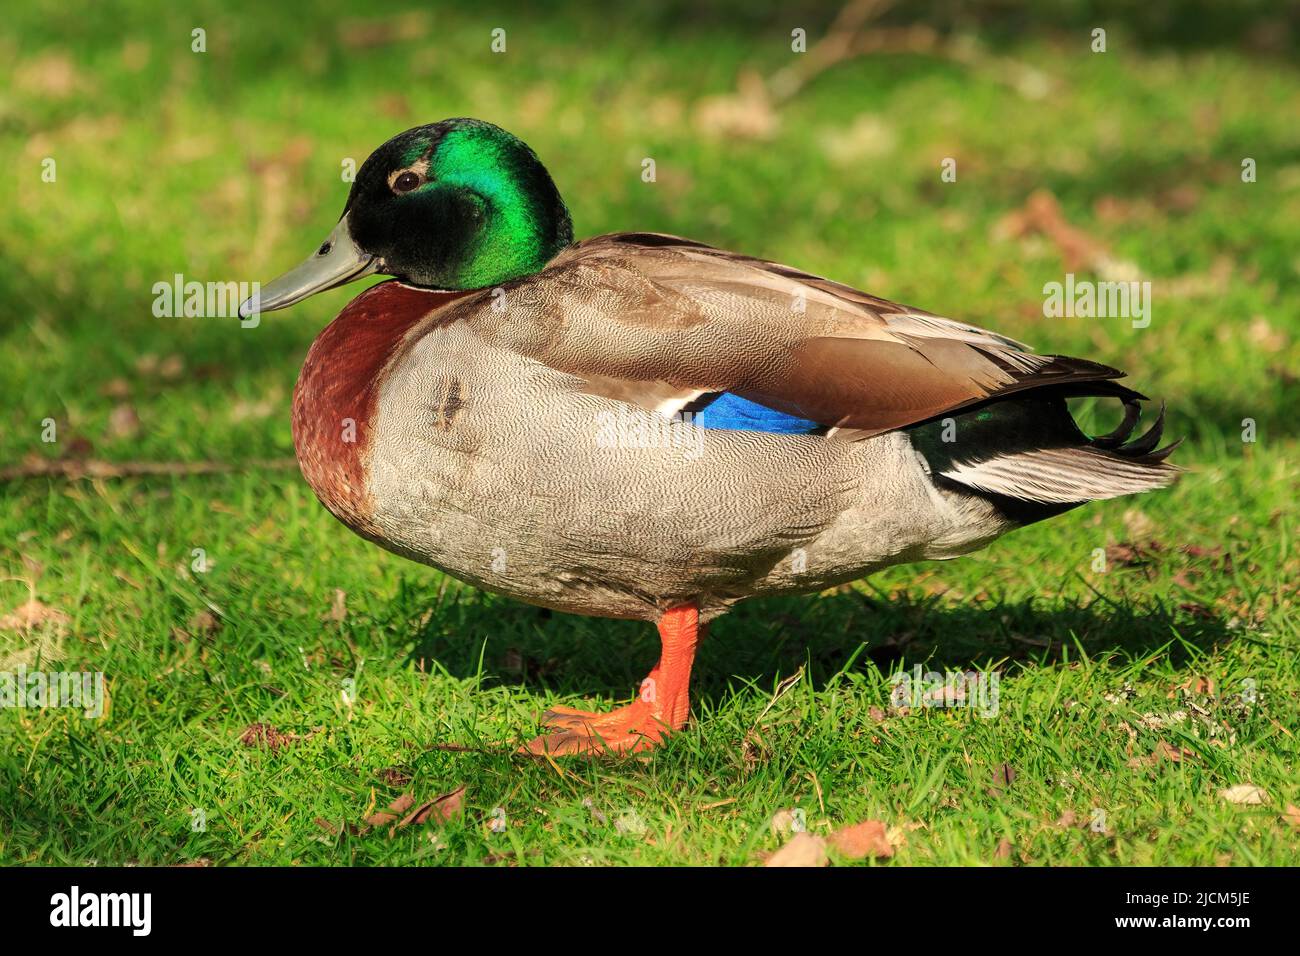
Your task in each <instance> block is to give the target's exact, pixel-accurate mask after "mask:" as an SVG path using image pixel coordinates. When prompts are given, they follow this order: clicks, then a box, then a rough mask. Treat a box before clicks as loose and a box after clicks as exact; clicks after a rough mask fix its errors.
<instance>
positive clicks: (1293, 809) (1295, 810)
mask: <svg viewBox="0 0 1300 956" xmlns="http://www.w3.org/2000/svg"><path fill="white" fill-rule="evenodd" d="M1282 819H1283V820H1285V821H1286V822H1287V823H1289V824H1290V825H1291V827H1292V829H1295V830H1300V807H1297V806H1296V805H1295V804H1294V803H1288V804H1287V805H1286V810H1284V811H1283V813H1282Z"/></svg>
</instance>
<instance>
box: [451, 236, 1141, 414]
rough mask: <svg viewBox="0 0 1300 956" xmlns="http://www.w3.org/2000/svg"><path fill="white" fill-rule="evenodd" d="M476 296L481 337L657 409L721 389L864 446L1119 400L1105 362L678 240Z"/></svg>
mask: <svg viewBox="0 0 1300 956" xmlns="http://www.w3.org/2000/svg"><path fill="white" fill-rule="evenodd" d="M482 295H483V294H480V295H479V296H478V297H470V298H468V299H467V300H466V301H465V302H464V303H458V304H457V306H456V307H457V308H459V309H463V310H467V311H466V314H465V317H466V318H467V319H468V320H469V321H472V322H474V324H475V325H476V327H477V328H478V330H479V332H480V334H482V335H484V336H485V337H487V338H490V339H491V340H493V341H496V342H498V343H502V344H506V345H508V346H509V347H512V348H515V349H516V350H518V351H520V352H522V353H524V354H528V355H531V356H533V357H535V358H537V359H538V360H539V361H542V362H545V363H546V364H547V365H549V366H551V367H553V368H556V369H559V370H562V371H565V372H568V373H570V374H572V375H574V376H576V377H577V378H578V379H579V380H580V381H581V386H580V387H582V388H584V389H585V390H587V391H589V392H592V393H593V394H599V395H604V396H606V397H609V398H614V399H617V400H619V401H624V402H630V403H633V404H637V405H640V406H642V407H644V408H647V409H653V410H655V411H659V412H661V413H670V412H672V411H675V410H677V409H679V408H680V407H681V406H683V405H685V404H686V403H688V402H690V401H691V400H693V399H694V398H696V397H697V396H698V395H699V394H700V393H701V392H706V391H729V392H735V393H737V394H739V395H741V396H743V397H745V398H748V399H750V400H752V401H756V402H760V403H762V404H764V405H767V406H769V407H772V408H775V409H778V410H780V411H784V412H788V413H790V414H794V415H798V416H800V417H803V418H808V419H811V420H813V421H817V422H820V423H822V424H825V425H828V426H834V427H838V428H842V429H844V430H845V434H846V435H852V436H853V437H866V436H868V435H874V434H879V433H881V432H884V431H889V430H892V429H895V428H900V427H903V426H905V425H910V424H913V423H916V422H919V421H924V420H926V419H929V418H933V417H936V416H939V415H941V414H944V413H945V412H949V411H953V410H956V409H959V408H964V407H966V406H969V405H974V404H977V403H980V402H983V401H987V400H989V399H991V398H994V397H998V396H1001V395H1005V394H1009V393H1012V392H1016V391H1022V390H1024V389H1029V388H1036V387H1039V386H1044V385H1055V386H1061V385H1074V386H1078V388H1079V392H1080V394H1088V393H1090V391H1103V392H1105V393H1107V394H1113V393H1114V392H1115V391H1116V390H1120V391H1125V392H1126V391H1127V390H1125V389H1123V387H1122V386H1117V385H1114V384H1113V383H1111V382H1110V381H1109V380H1111V379H1115V378H1119V377H1120V376H1121V375H1122V373H1121V372H1118V371H1116V370H1115V369H1112V368H1108V367H1107V366H1104V365H1098V364H1096V363H1094V362H1088V361H1085V360H1082V359H1072V358H1065V357H1061V356H1051V355H1036V354H1033V353H1031V352H1028V351H1026V349H1025V347H1024V346H1022V345H1021V344H1020V343H1018V342H1016V341H1014V340H1012V339H1008V338H1006V337H1005V336H1001V335H998V334H996V333H993V332H988V331H986V330H984V329H980V328H977V327H975V326H971V325H964V324H962V323H959V322H953V321H951V320H949V319H945V318H942V317H939V316H936V315H932V314H930V313H928V312H924V311H921V310H919V309H912V308H909V307H908V306H904V305H900V304H898V303H894V302H889V301H888V300H885V299H880V298H877V297H875V296H872V295H869V294H867V293H865V292H860V291H858V290H856V289H853V288H850V287H849V286H845V285H841V284H839V283H836V282H831V281H829V280H826V279H823V278H821V277H819V276H814V275H811V274H809V273H806V272H801V271H800V270H797V269H792V268H790V267H788V266H782V265H779V264H776V263H771V262H765V261H763V260H760V259H754V258H751V257H748V256H741V255H737V254H735V253H730V252H725V251H723V250H720V249H714V248H711V247H709V246H705V245H702V244H700V243H696V242H692V241H690V240H686V239H680V238H677V237H675V236H663V235H657V234H651V233H618V234H614V235H608V236H600V237H598V238H595V239H590V240H587V241H585V242H583V243H580V244H578V245H576V246H571V247H570V248H569V249H567V250H565V251H564V252H563V253H561V254H560V255H559V256H558V257H557V258H556V259H555V260H553V261H552V262H551V263H550V265H548V266H547V268H546V269H545V270H544V271H543V272H541V273H540V274H539V275H536V276H532V277H529V278H527V279H522V280H519V281H518V282H516V283H512V284H509V285H507V286H506V294H505V301H506V303H507V307H506V309H504V310H502V311H500V312H499V313H498V312H495V311H493V310H491V309H489V308H487V307H486V304H485V303H486V300H484V301H480V302H476V301H474V300H475V299H476V298H482ZM512 302H513V303H515V304H514V305H512V304H511V303H512ZM1089 383H1097V387H1096V388H1094V387H1093V386H1092V385H1090V384H1089ZM1101 383H1105V385H1104V386H1103V385H1101Z"/></svg>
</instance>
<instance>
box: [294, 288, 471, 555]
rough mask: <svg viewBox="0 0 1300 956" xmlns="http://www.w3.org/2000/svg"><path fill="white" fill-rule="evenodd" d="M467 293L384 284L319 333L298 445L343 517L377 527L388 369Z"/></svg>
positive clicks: (367, 528) (299, 402) (299, 390)
mask: <svg viewBox="0 0 1300 956" xmlns="http://www.w3.org/2000/svg"><path fill="white" fill-rule="evenodd" d="M462 294H463V293H452V292H433V291H429V290H424V289H414V288H411V287H410V286H405V285H402V284H401V283H399V282H384V283H381V284H379V285H376V286H373V287H372V288H370V289H367V290H366V291H365V292H363V293H362V294H361V295H359V296H357V298H355V299H353V300H352V302H350V303H349V304H348V306H347V308H345V309H344V310H343V311H342V312H340V313H339V315H338V317H337V318H336V319H335V320H334V321H333V322H331V323H330V324H329V325H328V326H326V327H325V329H324V330H323V331H322V332H321V333H320V335H318V336H317V337H316V341H315V342H313V343H312V346H311V349H310V350H309V351H308V353H307V359H306V361H305V362H304V363H303V366H302V372H301V373H300V374H299V376H298V384H297V387H296V388H295V389H294V393H293V444H294V450H295V452H296V454H297V456H298V464H299V467H301V469H302V473H303V477H305V478H306V479H307V483H308V484H309V485H311V487H312V490H313V491H315V492H316V497H318V498H319V499H320V500H321V502H322V503H323V504H324V505H325V507H326V508H328V509H329V510H330V511H331V512H332V513H333V514H334V515H335V516H336V517H337V518H338V519H339V520H340V521H342V522H343V523H344V524H346V525H348V526H349V527H350V528H353V529H354V530H356V531H358V532H361V533H362V534H367V533H373V527H372V522H371V517H372V516H373V514H374V502H373V501H372V500H371V498H370V494H369V491H368V488H367V485H368V482H367V472H368V467H369V453H370V448H371V443H372V439H373V434H372V428H373V423H374V421H375V417H376V411H377V403H378V400H379V391H380V386H381V384H382V382H383V378H384V371H385V369H386V368H387V367H388V365H389V363H390V362H391V361H392V360H393V359H394V356H395V355H396V354H397V352H398V350H399V349H400V348H401V346H402V344H403V342H404V341H405V340H406V338H407V336H408V334H409V333H411V331H412V329H414V328H415V326H417V325H418V324H420V322H421V320H423V319H424V318H425V317H427V316H429V315H430V313H432V312H434V311H435V310H437V309H439V308H440V307H442V306H443V305H446V304H447V303H448V302H450V301H451V300H453V299H455V298H458V297H459V296H460V295H462Z"/></svg>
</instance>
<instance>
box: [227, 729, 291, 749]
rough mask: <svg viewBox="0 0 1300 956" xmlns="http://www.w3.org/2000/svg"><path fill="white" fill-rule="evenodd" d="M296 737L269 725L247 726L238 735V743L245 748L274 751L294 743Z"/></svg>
mask: <svg viewBox="0 0 1300 956" xmlns="http://www.w3.org/2000/svg"><path fill="white" fill-rule="evenodd" d="M297 740H298V735H297V734H295V733H294V732H293V731H292V730H290V731H287V732H286V731H283V730H280V729H278V728H276V727H273V726H271V725H270V724H262V723H257V724H249V725H248V726H247V727H245V728H244V732H243V733H242V734H240V735H239V742H240V743H241V744H243V745H244V746H245V747H260V748H263V749H266V750H271V751H276V750H280V749H282V748H284V747H288V746H289V745H291V744H293V743H296V742H297Z"/></svg>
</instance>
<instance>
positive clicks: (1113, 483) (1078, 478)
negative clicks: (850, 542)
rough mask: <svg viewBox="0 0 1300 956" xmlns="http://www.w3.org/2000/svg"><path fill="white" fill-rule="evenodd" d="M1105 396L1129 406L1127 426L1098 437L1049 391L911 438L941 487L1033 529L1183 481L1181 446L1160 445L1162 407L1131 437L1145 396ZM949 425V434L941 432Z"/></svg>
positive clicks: (1121, 391)
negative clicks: (1177, 463)
mask: <svg viewBox="0 0 1300 956" xmlns="http://www.w3.org/2000/svg"><path fill="white" fill-rule="evenodd" d="M1107 384H1111V383H1107ZM1044 391H1046V390H1044ZM1107 394H1109V395H1111V396H1112V397H1115V398H1118V399H1119V400H1120V401H1121V402H1122V403H1123V404H1124V420H1123V421H1122V422H1121V423H1120V425H1119V427H1118V428H1116V429H1115V430H1114V431H1112V432H1110V433H1108V434H1105V435H1099V436H1097V437H1095V438H1088V437H1087V436H1086V435H1084V434H1083V432H1081V431H1080V430H1079V428H1078V426H1077V425H1076V424H1075V422H1074V419H1073V417H1072V416H1071V415H1070V413H1069V409H1068V407H1067V406H1066V403H1065V398H1064V396H1062V395H1060V394H1055V395H1053V394H1044V393H1043V392H1037V393H1030V394H1028V395H1022V396H1016V397H1009V398H1007V399H1004V400H1002V401H997V402H994V403H992V404H990V405H987V406H985V407H984V408H982V409H979V410H975V411H971V412H967V413H964V414H960V415H955V416H952V417H951V418H949V419H945V420H944V421H942V422H930V423H927V424H925V425H924V426H921V427H918V428H916V429H913V430H911V431H910V434H911V437H912V441H913V444H914V446H915V447H916V448H917V450H918V451H919V452H920V453H921V454H922V456H923V457H924V458H925V460H926V462H927V464H928V465H929V466H930V471H931V475H932V477H933V479H934V480H935V482H936V483H937V484H939V485H940V486H945V487H949V488H952V489H954V490H959V491H964V492H967V493H971V492H973V493H975V494H977V495H980V496H981V497H984V498H986V499H988V500H989V501H990V502H992V503H993V504H994V505H995V506H996V507H998V508H999V509H1000V510H1001V511H1003V512H1004V513H1005V514H1007V516H1008V517H1010V518H1011V519H1012V520H1014V521H1016V522H1018V523H1022V524H1028V523H1030V522H1032V521H1038V520H1041V519H1043V518H1047V517H1050V516H1052V515H1055V514H1059V513H1061V512H1062V511H1068V510H1069V509H1071V508H1074V507H1077V506H1078V505H1080V504H1083V503H1084V502H1087V501H1097V500H1103V499H1107V498H1116V497H1120V496H1122V495H1129V494H1136V493H1140V492H1144V491H1152V490H1155V489H1157V488H1163V487H1166V486H1168V485H1170V484H1172V483H1173V482H1174V481H1175V480H1176V479H1177V477H1178V475H1179V474H1180V472H1181V469H1179V468H1176V467H1174V466H1173V465H1170V464H1167V463H1166V462H1165V459H1166V458H1168V457H1169V455H1170V454H1171V453H1172V452H1173V451H1174V449H1175V448H1177V447H1178V445H1179V444H1180V443H1181V442H1174V443H1172V444H1169V445H1166V446H1165V447H1163V448H1157V447H1156V446H1157V445H1158V444H1159V442H1160V438H1161V436H1162V434H1163V432H1164V423H1165V408H1164V405H1163V404H1162V405H1161V407H1160V412H1159V413H1158V414H1157V416H1156V420H1155V422H1154V423H1153V424H1152V425H1151V427H1150V428H1149V429H1147V431H1146V432H1145V433H1144V434H1142V435H1141V436H1140V437H1137V438H1133V437H1132V436H1133V432H1134V430H1135V428H1136V426H1137V424H1138V421H1139V420H1140V418H1141V417H1142V414H1141V405H1140V400H1141V399H1142V398H1143V396H1140V395H1139V394H1138V393H1136V392H1132V391H1131V390H1128V389H1125V388H1124V387H1123V386H1118V385H1117V386H1116V387H1115V388H1114V390H1113V391H1111V390H1107ZM945 422H946V423H947V424H948V427H949V430H950V432H951V434H949V435H947V436H944V435H943V434H942V432H941V431H940V430H939V429H941V427H942V426H943V425H944V423H945ZM936 438H940V439H942V440H939V441H936Z"/></svg>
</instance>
